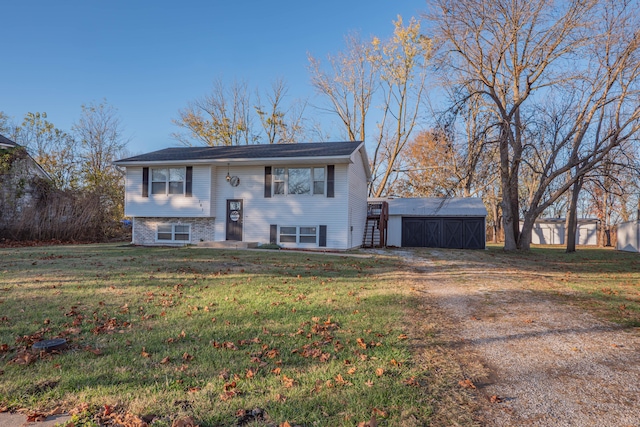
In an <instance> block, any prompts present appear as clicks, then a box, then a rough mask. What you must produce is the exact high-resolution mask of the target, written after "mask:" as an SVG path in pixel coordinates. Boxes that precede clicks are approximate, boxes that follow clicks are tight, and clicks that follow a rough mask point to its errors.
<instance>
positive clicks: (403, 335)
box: [398, 334, 409, 340]
mask: <svg viewBox="0 0 640 427" xmlns="http://www.w3.org/2000/svg"><path fill="white" fill-rule="evenodd" d="M407 338H409V337H408V336H407V334H400V335H398V339H399V340H406V339H407Z"/></svg>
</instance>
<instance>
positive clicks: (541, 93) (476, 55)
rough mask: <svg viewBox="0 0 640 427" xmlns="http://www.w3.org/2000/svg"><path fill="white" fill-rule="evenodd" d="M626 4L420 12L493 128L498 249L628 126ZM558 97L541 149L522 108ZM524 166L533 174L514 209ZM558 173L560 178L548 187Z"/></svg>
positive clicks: (498, 4)
mask: <svg viewBox="0 0 640 427" xmlns="http://www.w3.org/2000/svg"><path fill="white" fill-rule="evenodd" d="M634 8H637V5H636V4H635V2H633V4H631V3H627V2H625V3H622V2H617V1H614V0H611V1H609V0H602V1H601V0H569V1H566V2H554V1H552V0H537V1H518V0H516V1H511V0H455V1H454V0H437V1H436V2H435V8H434V10H432V11H431V12H430V13H429V15H428V17H429V19H430V20H431V22H432V23H433V28H434V29H435V30H436V31H437V37H438V38H439V40H441V41H442V42H443V47H444V49H443V52H444V55H446V58H447V60H448V61H449V67H447V72H449V73H451V74H454V73H455V75H456V78H457V83H458V84H459V85H465V86H466V87H476V88H477V91H476V93H477V94H478V95H480V96H482V97H483V98H485V99H486V100H487V102H488V103H489V104H490V111H491V113H492V114H493V115H494V117H495V124H496V126H498V128H499V138H498V141H499V154H500V160H499V165H500V179H501V192H502V210H503V223H504V231H505V250H514V249H524V250H527V249H529V245H530V242H531V231H532V228H533V223H534V221H535V219H536V218H537V217H538V215H540V214H541V213H542V212H543V211H544V210H545V209H546V208H548V207H549V206H551V205H552V204H553V203H554V202H555V201H556V200H557V199H558V198H559V197H560V196H561V195H563V194H564V193H565V192H566V191H567V190H568V189H569V188H570V187H572V186H573V185H574V184H575V183H576V182H578V181H579V180H580V179H581V177H583V176H584V175H585V174H586V173H587V172H588V171H589V170H591V169H592V168H594V167H595V166H596V165H597V164H598V163H599V162H600V161H601V160H602V159H603V157H604V156H605V155H606V153H607V152H608V151H609V150H611V149H612V148H613V147H616V146H618V145H619V144H620V142H621V140H622V139H626V138H629V137H630V136H631V135H633V134H634V133H635V132H636V130H637V124H638V113H639V112H640V109H639V108H638V106H639V105H640V103H639V102H638V99H637V95H638V94H637V91H636V89H637V84H638V40H637V37H636V35H635V32H636V28H637V27H638V25H637V23H636V22H634V20H635V17H634V15H633V13H632V12H633V10H634ZM567 97H569V98H572V99H571V102H570V103H569V104H568V105H567V108H566V110H565V111H564V112H563V114H566V115H567V117H569V118H568V119H567V121H566V123H567V125H566V126H564V127H562V128H561V129H559V130H558V132H556V133H555V134H553V135H554V136H553V138H548V139H546V140H545V142H544V143H545V144H546V145H545V146H544V147H542V146H541V145H540V144H539V142H538V141H537V140H536V139H535V138H532V135H535V134H540V132H537V131H534V129H532V126H534V125H533V124H532V123H531V121H530V120H528V119H530V117H531V116H530V113H531V112H532V111H533V110H535V109H536V107H537V106H539V105H541V104H544V103H545V102H549V100H552V99H553V100H562V99H566V98H567ZM606 111H610V112H611V113H609V112H606ZM606 114H613V115H614V116H616V117H617V118H618V119H617V121H616V127H615V128H612V129H611V131H610V132H605V133H599V132H598V129H599V128H598V123H599V121H600V119H601V117H603V115H606ZM541 148H544V150H541ZM530 158H536V159H537V161H536V162H533V161H530ZM525 165H526V167H527V168H530V169H531V170H532V171H534V172H535V175H536V179H537V181H536V185H535V186H534V187H533V191H532V192H531V194H530V197H529V198H528V199H529V203H528V206H526V207H523V208H521V206H520V197H519V190H520V182H521V177H522V172H521V171H522V168H523V167H524V166H525ZM572 169H573V174H572V176H571V177H570V178H569V179H565V178H566V174H567V173H568V172H569V171H571V170H572ZM558 180H560V181H562V184H558V185H557V186H556V188H555V189H554V190H553V191H549V189H550V188H552V186H553V185H554V184H556V183H557V182H558ZM521 213H522V215H523V225H522V230H520V226H519V218H520V214H521Z"/></svg>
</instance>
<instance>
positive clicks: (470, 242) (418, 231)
mask: <svg viewBox="0 0 640 427" xmlns="http://www.w3.org/2000/svg"><path fill="white" fill-rule="evenodd" d="M402 246H403V247H420V248H450V249H484V247H485V230H484V218H438V217H417V218H414V217H403V218H402Z"/></svg>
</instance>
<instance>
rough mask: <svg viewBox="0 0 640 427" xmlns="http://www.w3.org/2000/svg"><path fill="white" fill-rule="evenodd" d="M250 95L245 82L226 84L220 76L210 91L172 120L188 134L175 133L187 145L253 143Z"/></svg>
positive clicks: (174, 135)
mask: <svg viewBox="0 0 640 427" xmlns="http://www.w3.org/2000/svg"><path fill="white" fill-rule="evenodd" d="M249 98H250V97H249V93H248V92H247V84H246V83H245V82H238V81H236V82H234V83H233V85H231V86H230V87H226V86H225V85H224V83H223V81H222V80H221V79H217V80H215V81H214V82H213V88H212V90H211V93H209V94H208V95H205V96H204V97H202V98H199V99H196V100H195V101H192V102H190V103H189V104H188V105H187V107H186V108H184V109H182V110H180V111H179V112H178V114H179V118H178V119H176V120H174V121H173V123H174V124H175V125H177V126H178V127H180V128H183V129H185V130H186V133H174V134H172V136H173V137H174V138H176V139H177V140H178V141H180V142H182V143H184V144H185V145H192V141H193V140H196V141H199V142H200V143H204V144H205V145H209V146H216V145H240V144H252V143H254V142H255V141H254V136H253V135H252V132H251V127H252V123H251V119H250V105H251V103H250V99H249Z"/></svg>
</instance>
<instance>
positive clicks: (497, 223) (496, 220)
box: [491, 200, 500, 243]
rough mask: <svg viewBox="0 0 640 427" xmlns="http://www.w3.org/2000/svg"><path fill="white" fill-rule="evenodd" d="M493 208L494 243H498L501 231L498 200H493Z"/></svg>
mask: <svg viewBox="0 0 640 427" xmlns="http://www.w3.org/2000/svg"><path fill="white" fill-rule="evenodd" d="M491 204H492V206H491V207H492V210H493V243H498V233H499V232H500V218H499V217H498V212H499V211H500V210H499V209H498V202H497V201H495V200H494V201H492V203H491Z"/></svg>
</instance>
